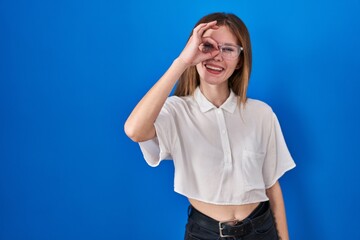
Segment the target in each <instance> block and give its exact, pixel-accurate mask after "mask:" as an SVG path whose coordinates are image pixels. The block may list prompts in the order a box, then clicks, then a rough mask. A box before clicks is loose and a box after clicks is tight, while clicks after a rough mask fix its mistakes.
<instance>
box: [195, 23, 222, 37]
mask: <svg viewBox="0 0 360 240" xmlns="http://www.w3.org/2000/svg"><path fill="white" fill-rule="evenodd" d="M216 23H217V21H216V20H215V21H212V22H208V23H200V24H199V25H197V26H196V27H195V28H194V32H197V33H201V34H202V32H204V31H206V30H207V29H209V28H213V27H215V28H218V26H217V25H216Z"/></svg>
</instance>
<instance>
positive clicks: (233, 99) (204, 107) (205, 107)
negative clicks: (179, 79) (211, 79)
mask: <svg viewBox="0 0 360 240" xmlns="http://www.w3.org/2000/svg"><path fill="white" fill-rule="evenodd" d="M194 97H195V100H196V102H197V103H198V104H199V106H200V110H201V112H207V111H209V110H211V109H213V108H217V107H216V106H215V105H214V104H212V103H211V102H210V101H209V100H207V98H206V97H205V96H204V95H203V94H202V92H201V90H200V88H199V87H197V88H196V89H195V92H194ZM236 106H237V96H236V95H235V93H234V92H233V91H232V89H230V95H229V97H228V98H227V99H226V101H225V102H224V103H223V104H222V105H221V106H220V107H219V108H221V109H224V110H226V111H228V112H230V113H234V111H235V109H236Z"/></svg>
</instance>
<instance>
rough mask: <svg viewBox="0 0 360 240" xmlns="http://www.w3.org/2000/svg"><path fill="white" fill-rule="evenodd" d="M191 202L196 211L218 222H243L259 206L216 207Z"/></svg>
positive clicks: (251, 204)
mask: <svg viewBox="0 0 360 240" xmlns="http://www.w3.org/2000/svg"><path fill="white" fill-rule="evenodd" d="M189 201H190V204H191V205H192V206H193V207H194V208H195V209H197V210H198V211H200V212H201V213H203V214H205V215H206V216H208V217H211V218H213V219H215V220H217V221H230V220H235V219H236V220H243V219H245V218H246V217H247V216H249V214H250V213H251V212H252V211H253V210H254V209H255V208H256V207H257V206H258V205H259V203H250V204H245V205H215V204H211V203H205V202H202V201H199V200H195V199H190V198H189Z"/></svg>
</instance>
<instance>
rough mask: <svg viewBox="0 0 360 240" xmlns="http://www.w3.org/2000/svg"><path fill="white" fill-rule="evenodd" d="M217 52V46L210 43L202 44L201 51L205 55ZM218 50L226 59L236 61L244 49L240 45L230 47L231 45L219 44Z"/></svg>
mask: <svg viewBox="0 0 360 240" xmlns="http://www.w3.org/2000/svg"><path fill="white" fill-rule="evenodd" d="M215 50H217V49H216V48H215V46H214V45H213V44H211V43H209V42H205V43H203V44H201V51H202V52H203V53H209V52H212V51H215ZM218 50H219V51H220V53H221V56H222V57H223V58H225V59H235V58H237V57H238V56H239V55H240V53H241V51H243V50H244V49H243V48H242V47H241V46H238V45H230V44H218Z"/></svg>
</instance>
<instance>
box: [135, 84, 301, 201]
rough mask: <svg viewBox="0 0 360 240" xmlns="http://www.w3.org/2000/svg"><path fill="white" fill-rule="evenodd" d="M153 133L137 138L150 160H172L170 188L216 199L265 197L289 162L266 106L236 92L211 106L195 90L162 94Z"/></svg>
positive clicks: (291, 164) (198, 197) (152, 162)
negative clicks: (181, 94)
mask: <svg viewBox="0 0 360 240" xmlns="http://www.w3.org/2000/svg"><path fill="white" fill-rule="evenodd" d="M154 125H155V129H156V137H155V138H153V139H150V140H148V141H144V142H140V143H139V145H140V148H141V151H142V153H143V156H144V158H145V160H146V162H147V163H148V164H149V165H150V166H153V167H155V166H158V165H159V163H160V162H161V161H162V160H165V159H167V160H173V163H174V167H175V177H174V190H175V192H177V193H179V194H182V195H184V196H186V197H188V198H192V199H196V200H200V201H203V202H206V203H212V204H220V205H242V204H247V203H255V202H260V201H266V200H268V197H267V195H266V191H265V190H266V189H267V188H270V187H271V186H272V185H274V184H275V183H276V181H277V180H278V179H279V178H280V177H281V176H282V175H283V174H284V173H285V172H286V171H288V170H290V169H292V168H294V167H295V163H294V161H293V159H292V157H291V155H290V153H289V151H288V148H287V146H286V143H285V140H284V137H283V134H282V131H281V128H280V125H279V122H278V119H277V117H276V115H275V114H274V112H273V111H272V109H271V107H269V106H268V105H267V104H265V103H263V102H261V101H258V100H253V99H248V100H247V102H246V104H245V105H244V106H242V105H241V106H239V105H238V103H237V96H236V95H235V94H234V92H232V91H231V92H230V95H229V97H228V99H227V100H226V101H225V102H224V103H223V104H222V105H221V106H220V107H216V106H214V105H213V104H212V103H211V102H209V101H208V100H207V98H206V97H205V96H204V95H203V94H202V93H201V91H200V89H199V87H198V88H197V89H196V90H195V92H194V94H193V95H189V96H185V97H177V96H171V97H168V98H167V100H166V102H165V104H164V106H163V108H162V110H161V112H160V114H159V116H158V117H157V119H156V121H155V123H154Z"/></svg>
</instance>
